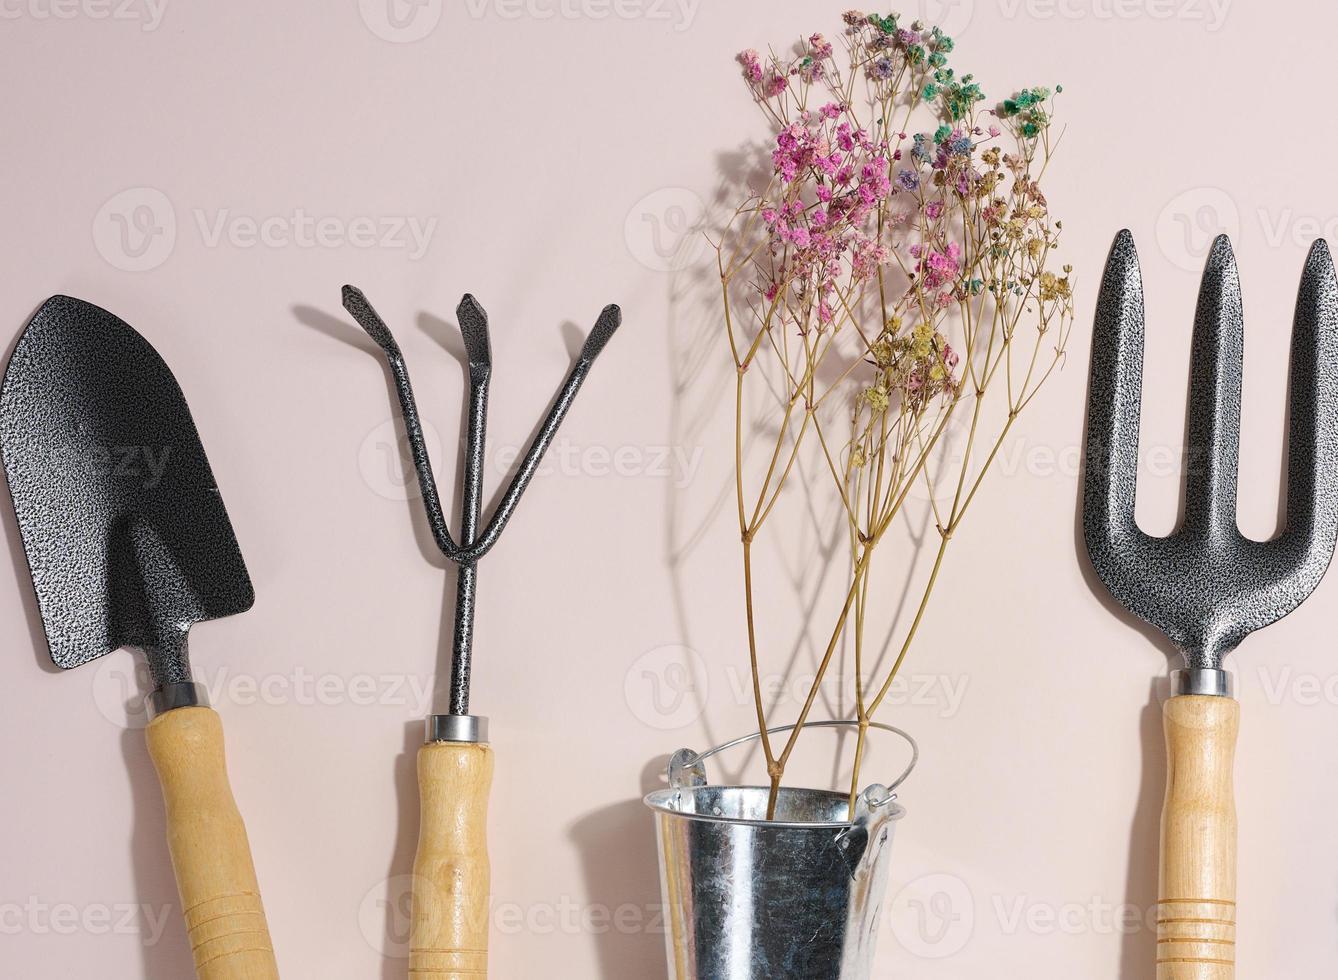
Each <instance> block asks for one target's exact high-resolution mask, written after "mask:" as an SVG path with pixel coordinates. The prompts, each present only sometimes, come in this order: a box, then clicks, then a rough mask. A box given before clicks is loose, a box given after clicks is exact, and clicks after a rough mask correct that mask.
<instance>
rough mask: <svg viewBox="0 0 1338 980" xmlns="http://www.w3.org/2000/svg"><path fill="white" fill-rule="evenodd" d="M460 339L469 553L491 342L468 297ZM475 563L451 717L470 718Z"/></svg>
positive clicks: (464, 590)
mask: <svg viewBox="0 0 1338 980" xmlns="http://www.w3.org/2000/svg"><path fill="white" fill-rule="evenodd" d="M455 316H456V319H458V320H459V321H460V336H461V337H462V338H463V339H464V342H465V355H466V357H467V358H468V359H469V419H468V422H467V423H466V424H467V426H468V429H467V434H466V437H465V476H464V488H463V493H462V494H461V503H460V548H461V550H462V551H468V550H469V547H470V546H471V545H472V544H473V543H474V539H475V538H476V537H477V536H478V529H479V514H480V511H481V510H482V507H483V461H484V457H485V455H486V452H487V437H488V383H489V381H490V380H491V379H492V343H491V340H490V338H489V336H488V314H487V313H486V312H485V311H484V309H483V307H482V306H480V305H479V303H478V300H476V299H475V298H474V297H473V296H471V295H470V294H469V293H465V295H464V297H463V298H462V299H461V300H460V305H459V306H457V307H456V309H455ZM478 576H479V566H478V561H477V560H474V561H461V562H460V574H459V576H458V578H457V581H456V587H455V633H454V637H453V647H452V656H451V706H450V713H451V714H453V715H467V714H469V673H470V670H471V669H472V666H473V646H474V605H475V599H476V597H477V594H478Z"/></svg>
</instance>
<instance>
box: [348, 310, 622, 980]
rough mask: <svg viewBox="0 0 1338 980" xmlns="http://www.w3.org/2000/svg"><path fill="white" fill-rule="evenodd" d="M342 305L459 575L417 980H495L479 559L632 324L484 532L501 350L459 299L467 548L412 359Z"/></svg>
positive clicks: (428, 809) (432, 731) (606, 320)
mask: <svg viewBox="0 0 1338 980" xmlns="http://www.w3.org/2000/svg"><path fill="white" fill-rule="evenodd" d="M343 299H344V308H345V309H346V310H348V312H349V314H350V315H351V316H352V317H353V319H354V320H356V321H358V325H359V326H361V327H362V328H363V330H365V331H366V332H367V334H368V336H370V337H371V338H372V340H374V341H376V344H377V346H378V347H380V348H381V350H382V352H383V353H384V354H385V356H386V361H387V362H388V363H389V365H390V371H391V374H392V375H393V376H394V379H395V390H396V392H397V393H398V395H399V401H400V408H401V410H402V411H403V413H404V428H405V431H406V432H407V433H408V436H409V445H410V448H411V450H412V453H413V461H414V468H415V470H416V471H417V473H418V483H419V487H420V488H421V490H422V493H423V502H424V504H425V505H426V507H427V517H428V523H429V524H430V525H431V527H432V535H433V538H434V539H435V540H436V543H437V547H439V548H440V549H441V552H442V554H444V555H445V556H446V557H447V558H449V559H450V560H451V561H453V562H455V563H456V564H457V565H458V566H459V567H460V576H459V580H458V584H457V586H456V600H455V637H454V645H453V649H452V656H451V695H450V697H451V700H450V712H449V713H448V714H444V715H432V716H431V717H429V718H428V719H427V738H426V741H425V744H424V745H423V746H422V748H420V749H419V750H418V789H419V799H420V807H421V813H420V824H419V831H418V850H417V853H416V854H415V855H414V873H413V909H412V913H411V919H410V932H409V975H410V976H411V977H413V978H414V980H430V978H440V980H478V978H481V977H484V976H486V975H487V970H488V918H489V916H488V911H489V910H488V899H489V886H490V878H491V874H490V868H489V865H488V852H487V836H486V824H487V810H488V793H489V790H490V788H491V786H492V773H493V755H492V749H491V748H490V747H489V745H488V721H487V719H486V718H480V717H477V716H475V715H471V714H470V713H469V675H470V667H471V663H472V647H473V634H474V605H475V597H476V594H477V589H478V563H479V560H480V559H481V558H482V557H483V556H484V555H485V554H487V553H488V551H489V550H491V548H492V547H493V545H495V544H496V543H497V539H498V538H499V537H500V536H501V533H502V529H503V528H505V527H506V523H507V521H509V520H510V519H511V515H512V514H513V513H515V509H516V505H517V503H519V501H520V496H521V494H523V493H524V492H525V488H526V487H527V486H529V483H530V480H531V479H532V478H533V477H534V474H535V472H536V471H537V470H538V468H539V464H540V462H542V460H543V456H544V453H545V452H546V451H547V450H548V447H549V445H550V444H551V443H552V441H553V437H554V436H555V435H557V430H558V426H559V425H561V424H562V420H563V418H565V417H566V414H567V410H568V409H569V408H571V403H572V400H573V399H575V397H576V392H577V391H578V390H579V389H580V387H581V385H582V383H584V381H585V379H586V376H587V375H588V374H589V373H590V368H591V366H592V365H593V364H594V362H595V358H596V357H598V356H599V353H600V351H602V350H603V349H604V346H605V345H606V344H607V343H608V342H609V339H610V338H611V337H612V336H613V334H614V332H615V331H616V330H617V329H618V327H619V325H620V324H621V323H622V313H621V311H619V309H618V307H616V306H606V307H604V310H603V312H601V313H600V315H599V319H598V320H596V321H595V325H594V327H593V328H592V329H591V331H590V333H589V335H588V336H587V337H586V339H585V344H584V345H583V346H582V348H581V353H580V355H579V356H578V357H577V359H576V363H575V364H574V365H573V366H572V368H571V371H570V372H569V373H568V374H567V380H566V381H565V382H563V384H562V388H561V390H559V392H558V395H557V398H556V399H555V400H554V402H553V405H552V407H551V408H550V409H549V411H548V416H547V417H546V418H545V419H544V421H543V424H542V425H541V426H540V427H539V431H538V433H537V434H536V435H535V437H534V439H533V440H532V441H531V442H530V446H529V449H527V450H526V451H525V456H524V458H523V459H522V460H521V463H520V467H519V469H518V470H517V471H516V474H515V476H513V477H512V478H511V483H510V485H508V487H507V488H506V492H505V493H504V494H503V495H502V499H501V501H500V502H499V503H498V505H497V509H496V510H495V511H494V512H493V515H492V518H491V519H490V520H489V521H488V524H487V526H486V527H484V528H481V529H480V527H479V524H480V511H481V509H482V503H483V461H484V443H485V438H486V436H487V429H488V384H489V381H490V380H491V379H492V346H491V343H490V341H489V337H488V315H487V314H486V313H485V312H484V311H483V307H481V306H479V304H478V302H477V301H476V300H475V299H474V297H473V296H470V295H468V294H466V295H465V297H464V299H462V300H461V301H460V305H459V307H458V308H457V309H456V315H457V316H458V317H459V320H460V334H461V336H462V337H463V338H464V342H465V354H466V356H467V358H468V360H469V413H468V422H467V435H466V438H465V465H464V488H463V495H462V502H461V511H462V516H461V519H460V542H459V544H457V543H456V542H455V539H454V538H453V537H452V536H451V532H450V529H449V528H448V527H447V523H446V513H445V511H444V509H443V508H442V504H441V498H440V495H439V494H438V493H437V482H436V479H435V477H434V476H433V474H432V461H431V460H430V459H429V458H428V453H427V445H426V443H425V442H424V440H423V426H422V423H421V422H420V420H419V416H418V407H417V404H416V403H415V401H414V395H413V388H412V386H411V385H410V384H409V369H408V367H407V366H406V365H405V363H404V355H403V354H402V353H401V352H400V348H399V345H398V344H397V343H396V342H395V338H394V336H393V335H392V334H391V332H390V330H389V329H388V328H387V327H386V325H385V323H384V322H382V320H381V318H380V317H379V316H378V315H377V313H376V311H375V310H374V309H372V305H371V304H370V303H369V302H367V297H366V296H364V295H363V294H362V291H361V290H359V289H356V288H354V287H353V286H345V287H344V294H343Z"/></svg>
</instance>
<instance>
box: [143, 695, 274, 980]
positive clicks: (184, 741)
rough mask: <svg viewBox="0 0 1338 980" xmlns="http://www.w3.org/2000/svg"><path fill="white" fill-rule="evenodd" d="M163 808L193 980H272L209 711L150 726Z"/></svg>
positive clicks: (172, 716) (170, 716) (242, 835)
mask: <svg viewBox="0 0 1338 980" xmlns="http://www.w3.org/2000/svg"><path fill="white" fill-rule="evenodd" d="M146 734H147V737H148V743H149V755H151V756H152V757H153V764H154V767H155V768H156V769H157V770H158V780H159V782H161V783H162V787H163V802H164V803H166V805H167V844H168V848H169V849H170V851H171V853H172V868H173V870H174V871H175V872H176V877H177V888H178V889H179V890H180V892H181V908H182V911H183V913H184V915H185V917H186V932H187V934H188V935H189V937H190V945H191V953H192V955H193V956H194V957H195V972H196V974H197V975H198V976H199V978H200V980H277V978H278V976H279V968H278V965H277V964H276V963H275V960H274V947H273V944H272V943H271V941H270V937H269V925H268V924H267V923H266V921H265V910H264V908H263V907H262V905H261V903H260V885H259V884H258V883H257V881H256V871H255V865H254V864H253V863H252V861H251V845H250V842H249V841H248V840H247V838H246V826H245V825H244V824H243V823H242V815H241V814H240V813H239V812H238V810H237V803H236V801H235V800H234V799H233V797H232V788H231V787H230V786H229V785H228V772H227V766H226V764H225V761H224V755H223V724H222V722H221V721H220V720H219V717H218V713H217V712H215V711H214V710H213V709H211V708H205V707H189V708H174V709H173V710H171V711H166V712H164V713H163V714H161V715H159V716H158V717H157V718H155V719H153V721H151V722H149V727H148V731H147V733H146Z"/></svg>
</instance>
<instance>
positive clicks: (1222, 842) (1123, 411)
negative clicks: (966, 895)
mask: <svg viewBox="0 0 1338 980" xmlns="http://www.w3.org/2000/svg"><path fill="white" fill-rule="evenodd" d="M1243 345H1244V321H1243V318H1242V316H1241V298H1240V280H1239V278H1238V276H1237V275H1236V262H1235V258H1234V257H1233V256H1232V254H1231V245H1230V243H1229V242H1228V241H1227V240H1226V238H1225V237H1219V238H1218V239H1217V240H1216V241H1215V242H1213V246H1212V250H1211V251H1210V252H1209V253H1208V263H1207V267H1206V268H1205V269H1204V272H1203V283H1202V285H1201V286H1200V288H1199V302H1198V310H1197V312H1196V313H1195V317H1194V340H1193V344H1192V352H1191V356H1192V366H1191V369H1190V392H1189V427H1188V431H1189V439H1188V446H1187V447H1186V457H1185V459H1186V464H1185V470H1186V473H1185V518H1184V521H1183V523H1182V524H1181V526H1180V528H1179V529H1178V530H1176V531H1175V532H1174V533H1173V534H1170V535H1168V536H1167V537H1164V538H1157V537H1153V536H1152V535H1149V534H1145V533H1144V532H1143V531H1141V530H1139V528H1138V525H1137V523H1136V522H1135V520H1134V494H1135V484H1136V481H1137V475H1136V474H1137V468H1138V421H1139V408H1140V402H1141V399H1142V387H1143V286H1142V282H1141V281H1140V278H1139V272H1138V256H1137V255H1136V254H1135V252H1134V241H1133V237H1132V236H1131V235H1130V234H1129V233H1128V232H1127V231H1122V232H1120V234H1119V235H1118V236H1117V237H1116V239H1115V244H1114V245H1113V246H1112V247H1111V250H1110V259H1109V260H1108V261H1107V263H1106V272H1105V276H1104V278H1103V280H1102V283H1101V296H1100V298H1099V300H1098V302H1097V312H1096V325H1095V329H1094V331H1093V335H1092V375H1091V387H1090V390H1089V394H1088V404H1087V473H1086V485H1085V488H1084V498H1083V527H1084V530H1085V533H1086V538H1087V551H1088V554H1090V555H1091V558H1092V564H1093V566H1095V568H1096V571H1097V574H1098V575H1100V576H1101V580H1102V581H1103V582H1105V584H1106V587H1107V588H1108V589H1110V591H1111V594H1112V595H1114V596H1115V598H1116V599H1118V600H1119V601H1120V603H1121V604H1123V605H1124V606H1125V607H1126V608H1127V609H1128V610H1129V611H1130V612H1132V613H1133V614H1134V615H1136V616H1138V617H1139V618H1140V619H1143V620H1145V621H1147V622H1148V623H1151V624H1152V625H1153V626H1155V627H1156V628H1157V629H1159V630H1161V631H1162V632H1163V633H1165V634H1166V635H1167V636H1168V637H1170V639H1171V641H1172V642H1173V643H1174V644H1175V645H1176V646H1177V647H1178V648H1179V649H1180V651H1181V652H1182V653H1183V654H1184V657H1185V669H1184V670H1177V671H1175V672H1174V674H1173V675H1172V676H1173V683H1172V694H1173V696H1172V697H1171V698H1170V699H1169V700H1167V701H1166V704H1165V706H1164V708H1163V715H1164V720H1165V730H1166V750H1167V766H1166V803H1165V807H1164V809H1163V811H1162V820H1161V871H1160V873H1159V876H1158V880H1159V883H1160V884H1159V888H1160V898H1159V900H1158V903H1157V944H1156V950H1157V980H1233V978H1234V977H1235V975H1236V973H1235V962H1236V953H1235V950H1236V843H1237V841H1236V836H1237V833H1236V804H1235V786H1234V778H1235V777H1234V759H1235V749H1236V737H1237V733H1238V731H1239V727H1240V705H1239V704H1238V703H1237V702H1236V700H1235V699H1234V698H1233V697H1231V676H1230V675H1229V674H1228V673H1227V672H1226V671H1225V670H1223V669H1222V658H1223V657H1224V656H1225V655H1226V654H1228V653H1230V652H1231V651H1232V650H1234V649H1235V648H1236V646H1237V644H1239V643H1240V641H1241V640H1243V639H1244V638H1245V637H1246V636H1248V635H1249V634H1250V633H1252V632H1254V631H1255V630H1257V629H1261V628H1263V627H1265V626H1268V625H1269V624H1270V623H1273V622H1276V621H1277V620H1279V619H1281V618H1282V617H1283V616H1285V615H1287V613H1289V612H1291V611H1292V610H1293V609H1295V608H1296V607H1297V606H1298V605H1300V604H1301V603H1302V602H1303V601H1304V600H1305V598H1306V597H1307V596H1308V595H1310V593H1311V592H1313V591H1314V589H1315V587H1316V586H1317V585H1319V581H1320V579H1321V578H1323V576H1324V572H1325V570H1326V569H1327V568H1328V566H1329V560H1330V558H1331V557H1332V556H1333V547H1334V539H1335V532H1336V531H1338V282H1335V279H1334V269H1333V262H1332V260H1331V259H1330V257H1329V250H1328V248H1327V247H1326V246H1325V244H1324V243H1323V242H1316V243H1315V245H1314V247H1313V248H1311V250H1310V256H1309V257H1308V258H1307V259H1306V264H1305V271H1304V272H1303V274H1302V276H1301V288H1300V292H1299V295H1298V296H1297V300H1296V318H1295V322H1294V325H1293V327H1292V350H1291V395H1290V415H1291V422H1290V427H1289V429H1288V442H1287V453H1288V468H1287V516H1286V526H1285V527H1284V528H1283V530H1282V533H1281V534H1279V535H1278V536H1277V537H1276V538H1274V539H1273V540H1272V541H1253V540H1251V539H1249V538H1246V537H1245V536H1244V535H1243V534H1241V533H1240V531H1239V529H1238V528H1237V525H1236V477H1237V468H1238V460H1237V451H1238V449H1239V445H1240V394H1241V373H1242V370H1241V360H1242V353H1243Z"/></svg>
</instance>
